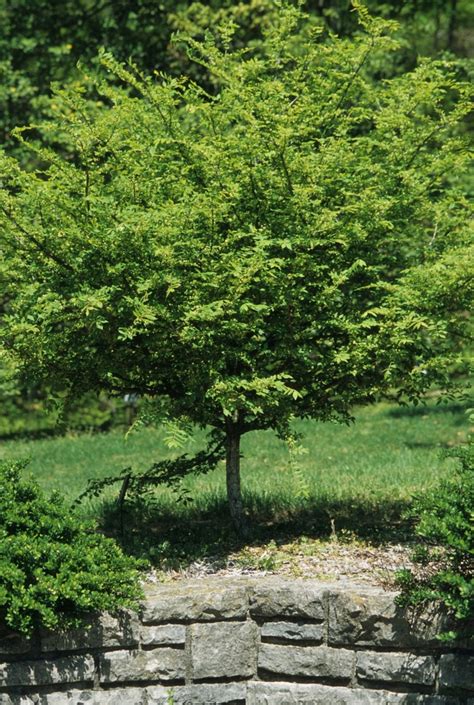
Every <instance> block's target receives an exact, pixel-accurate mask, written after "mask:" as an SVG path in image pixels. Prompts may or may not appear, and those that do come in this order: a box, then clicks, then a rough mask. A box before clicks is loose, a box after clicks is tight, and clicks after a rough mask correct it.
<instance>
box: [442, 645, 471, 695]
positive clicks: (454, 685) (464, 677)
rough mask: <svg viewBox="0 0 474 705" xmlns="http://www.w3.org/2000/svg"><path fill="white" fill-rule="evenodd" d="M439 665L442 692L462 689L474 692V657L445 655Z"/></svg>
mask: <svg viewBox="0 0 474 705" xmlns="http://www.w3.org/2000/svg"><path fill="white" fill-rule="evenodd" d="M439 664H440V673H439V682H440V686H441V688H442V690H446V689H458V688H461V689H463V690H468V691H472V692H474V655H472V656H468V655H463V654H443V655H442V656H441V659H440V662H439Z"/></svg>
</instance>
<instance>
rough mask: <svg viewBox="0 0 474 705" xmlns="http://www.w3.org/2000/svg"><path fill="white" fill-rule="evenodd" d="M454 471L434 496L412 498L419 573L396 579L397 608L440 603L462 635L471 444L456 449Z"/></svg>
mask: <svg viewBox="0 0 474 705" xmlns="http://www.w3.org/2000/svg"><path fill="white" fill-rule="evenodd" d="M450 455H451V456H453V457H455V458H457V459H458V461H459V463H458V466H457V468H456V470H455V471H454V472H453V473H452V474H451V475H450V476H449V477H448V478H446V479H445V480H443V481H442V482H441V484H440V486H439V488H437V489H436V490H435V491H431V492H429V493H427V494H423V495H421V496H418V497H416V498H415V501H414V503H413V506H412V508H411V510H410V516H411V517H412V518H415V519H416V529H415V531H416V534H417V536H418V537H419V538H420V539H422V540H423V543H421V544H420V546H419V547H418V549H417V551H416V552H415V555H414V560H415V563H416V564H417V567H418V570H417V571H415V572H414V571H410V570H405V571H403V572H401V573H400V574H399V584H400V586H401V587H402V590H403V592H402V595H401V597H400V598H399V602H400V603H401V604H412V605H418V604H421V603H423V602H427V601H432V600H436V601H440V602H442V603H443V604H444V605H445V606H446V607H447V608H448V609H449V611H450V612H451V613H452V614H453V615H454V617H455V618H456V619H457V620H459V621H460V626H459V632H457V633H455V632H449V633H448V634H445V635H444V637H445V638H453V637H455V636H456V635H457V634H462V633H463V628H464V626H463V625H465V624H466V623H467V621H468V620H469V619H472V618H474V443H472V442H471V443H470V444H469V445H467V446H464V447H461V448H457V449H456V450H455V451H452V452H451V454H450Z"/></svg>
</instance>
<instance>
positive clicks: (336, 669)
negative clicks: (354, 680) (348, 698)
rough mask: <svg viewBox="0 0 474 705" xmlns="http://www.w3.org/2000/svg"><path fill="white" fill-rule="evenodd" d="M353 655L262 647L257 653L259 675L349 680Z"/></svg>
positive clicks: (341, 651) (328, 650)
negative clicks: (275, 674) (262, 672)
mask: <svg viewBox="0 0 474 705" xmlns="http://www.w3.org/2000/svg"><path fill="white" fill-rule="evenodd" d="M354 657H355V655H354V653H353V652H352V651H348V650H347V649H331V648H328V647H327V646H286V645H285V646H282V645H279V644H278V645H277V644H261V645H260V648H259V652H258V668H259V671H260V670H262V671H266V672H267V673H277V674H279V675H286V676H298V677H302V678H308V677H313V678H334V679H337V680H342V679H347V680H349V679H350V678H351V675H352V668H353V663H354Z"/></svg>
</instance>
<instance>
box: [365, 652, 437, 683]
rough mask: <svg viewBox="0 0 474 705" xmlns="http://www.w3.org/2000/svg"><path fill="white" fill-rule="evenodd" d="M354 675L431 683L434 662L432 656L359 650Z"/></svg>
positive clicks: (433, 675)
mask: <svg viewBox="0 0 474 705" xmlns="http://www.w3.org/2000/svg"><path fill="white" fill-rule="evenodd" d="M356 675H357V677H358V678H360V679H362V680H369V681H387V682H394V683H416V684H418V685H433V684H434V682H435V676H436V664H435V660H434V658H433V657H432V656H416V655H415V654H396V653H380V652H375V651H361V652H359V653H358V654H357V665H356Z"/></svg>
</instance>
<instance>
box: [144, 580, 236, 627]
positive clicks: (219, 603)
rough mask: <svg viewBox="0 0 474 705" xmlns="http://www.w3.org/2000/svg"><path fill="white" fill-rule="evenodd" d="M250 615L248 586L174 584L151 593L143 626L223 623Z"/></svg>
mask: <svg viewBox="0 0 474 705" xmlns="http://www.w3.org/2000/svg"><path fill="white" fill-rule="evenodd" d="M247 612H248V587H247V586H246V585H245V584H243V585H239V584H236V585H232V584H228V583H224V584H222V583H220V582H216V581H213V582H212V583H211V582H209V581H207V580H206V581H202V582H201V583H194V584H187V583H180V584H173V585H162V586H159V587H155V588H154V589H153V591H149V594H148V596H147V600H146V602H145V604H144V606H143V612H142V622H143V624H153V623H155V624H156V623H159V622H186V621H190V620H194V621H203V622H210V621H220V620H222V619H244V618H245V617H246V615H247Z"/></svg>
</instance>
